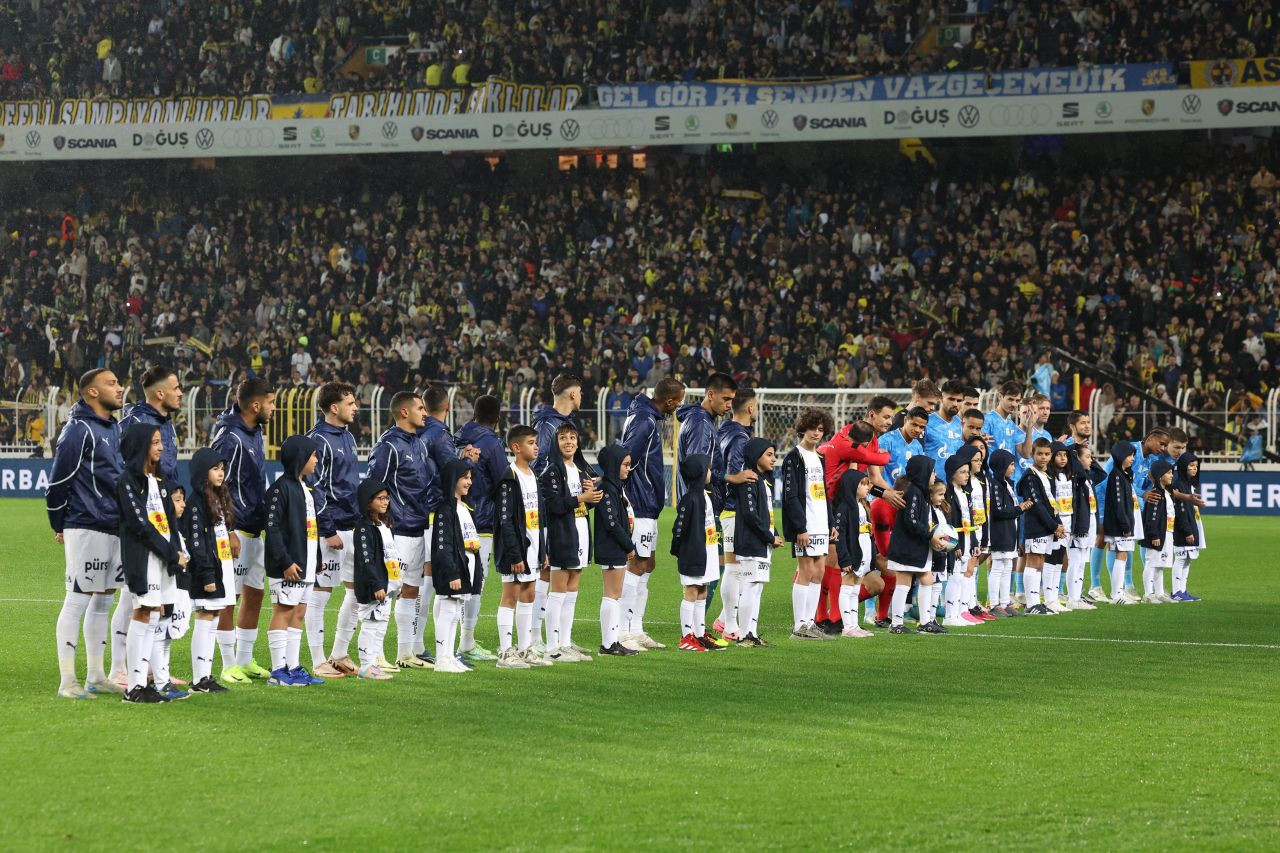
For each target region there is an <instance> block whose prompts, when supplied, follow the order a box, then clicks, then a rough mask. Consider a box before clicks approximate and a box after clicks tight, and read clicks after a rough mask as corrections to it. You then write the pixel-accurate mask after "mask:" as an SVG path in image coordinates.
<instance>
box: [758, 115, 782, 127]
mask: <svg viewBox="0 0 1280 853" xmlns="http://www.w3.org/2000/svg"><path fill="white" fill-rule="evenodd" d="M760 123H761V124H763V125H764V127H765V130H773V129H774V128H775V127H777V126H778V112H777V110H765V111H764V114H763V115H761V116H760Z"/></svg>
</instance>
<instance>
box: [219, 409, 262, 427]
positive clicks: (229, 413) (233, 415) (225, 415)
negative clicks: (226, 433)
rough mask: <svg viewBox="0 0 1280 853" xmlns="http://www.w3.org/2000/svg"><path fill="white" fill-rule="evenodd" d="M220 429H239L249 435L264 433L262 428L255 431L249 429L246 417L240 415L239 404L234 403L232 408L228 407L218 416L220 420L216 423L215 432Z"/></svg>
mask: <svg viewBox="0 0 1280 853" xmlns="http://www.w3.org/2000/svg"><path fill="white" fill-rule="evenodd" d="M218 427H221V428H225V429H238V430H241V431H243V432H249V433H257V432H261V431H262V427H261V426H256V427H254V428H253V429H249V427H248V426H247V425H246V424H245V422H244V415H242V414H241V413H240V404H239V403H232V404H231V405H230V406H228V407H227V408H226V409H224V410H223V412H222V414H220V415H218V419H217V421H216V423H215V431H216V429H217V428H218Z"/></svg>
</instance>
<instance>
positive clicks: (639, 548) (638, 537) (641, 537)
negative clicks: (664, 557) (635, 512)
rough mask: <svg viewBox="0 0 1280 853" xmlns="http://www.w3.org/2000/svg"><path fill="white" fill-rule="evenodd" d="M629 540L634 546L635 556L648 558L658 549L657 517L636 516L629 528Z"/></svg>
mask: <svg viewBox="0 0 1280 853" xmlns="http://www.w3.org/2000/svg"><path fill="white" fill-rule="evenodd" d="M631 542H632V544H634V545H635V546H636V556H637V557H639V558H640V559H648V558H649V557H652V556H653V555H654V554H656V553H657V551H658V519H656V518H637V519H636V523H635V525H634V526H633V527H632V528H631Z"/></svg>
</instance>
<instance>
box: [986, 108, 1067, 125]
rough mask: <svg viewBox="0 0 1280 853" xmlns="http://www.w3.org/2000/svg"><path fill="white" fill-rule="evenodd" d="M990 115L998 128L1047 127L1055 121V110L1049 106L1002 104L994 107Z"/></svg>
mask: <svg viewBox="0 0 1280 853" xmlns="http://www.w3.org/2000/svg"><path fill="white" fill-rule="evenodd" d="M989 115H990V117H991V123H992V124H993V125H995V126H996V127H1045V126H1047V125H1048V124H1050V123H1051V122H1052V121H1053V110H1052V109H1050V108H1049V106H1048V105H1047V104H1017V105H1015V106H1008V105H1005V104H1000V105H999V106H995V107H992V108H991V112H990V114H989Z"/></svg>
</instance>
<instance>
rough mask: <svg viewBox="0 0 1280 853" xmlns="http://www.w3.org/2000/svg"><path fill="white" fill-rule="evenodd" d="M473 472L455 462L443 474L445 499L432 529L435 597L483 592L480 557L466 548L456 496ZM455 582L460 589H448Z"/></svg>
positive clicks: (464, 461)
mask: <svg viewBox="0 0 1280 853" xmlns="http://www.w3.org/2000/svg"><path fill="white" fill-rule="evenodd" d="M470 470H471V463H470V462H468V461H467V460H465V459H453V460H451V461H450V462H449V463H448V464H447V465H445V467H444V470H443V471H441V472H440V485H441V486H442V488H443V489H444V490H445V495H446V497H445V500H444V501H443V502H442V503H441V504H440V508H439V509H438V510H436V523H435V524H434V525H432V527H431V581H432V585H433V586H434V587H435V589H436V595H443V596H451V595H454V596H456V595H471V594H472V593H475V592H479V591H480V555H479V553H477V552H474V551H468V550H467V548H466V542H465V540H464V539H463V533H462V519H461V518H460V517H459V516H458V502H457V500H455V499H454V497H453V490H454V487H455V486H456V485H457V484H458V480H459V479H460V478H461V477H462V476H463V475H464V474H465V473H466V472H468V471H470ZM455 580H458V581H462V586H461V588H460V589H451V588H450V587H449V584H450V583H452V582H453V581H455Z"/></svg>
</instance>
